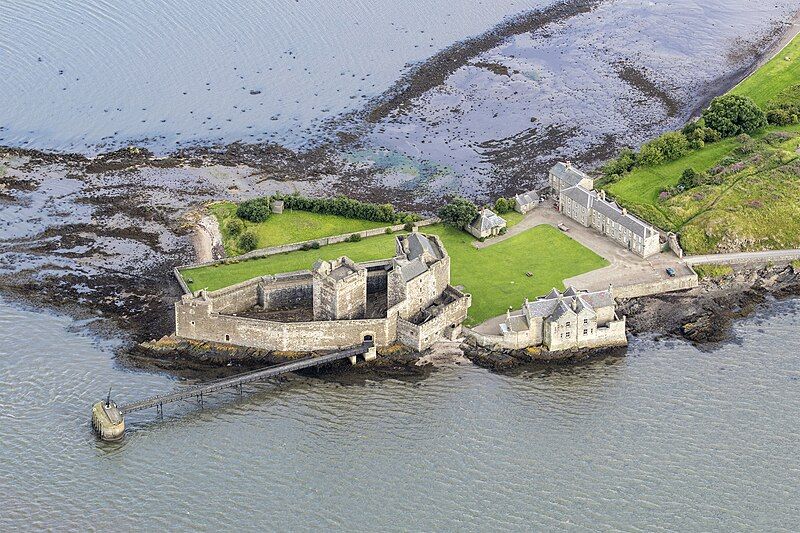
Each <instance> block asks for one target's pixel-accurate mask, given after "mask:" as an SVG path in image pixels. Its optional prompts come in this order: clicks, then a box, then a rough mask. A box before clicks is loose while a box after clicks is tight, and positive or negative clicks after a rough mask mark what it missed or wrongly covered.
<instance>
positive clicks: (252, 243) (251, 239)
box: [239, 231, 258, 252]
mask: <svg viewBox="0 0 800 533" xmlns="http://www.w3.org/2000/svg"><path fill="white" fill-rule="evenodd" d="M256 248H258V237H256V235H255V233H253V232H252V231H246V232H244V233H242V236H241V237H239V249H240V250H242V251H244V252H252V251H253V250H255V249H256Z"/></svg>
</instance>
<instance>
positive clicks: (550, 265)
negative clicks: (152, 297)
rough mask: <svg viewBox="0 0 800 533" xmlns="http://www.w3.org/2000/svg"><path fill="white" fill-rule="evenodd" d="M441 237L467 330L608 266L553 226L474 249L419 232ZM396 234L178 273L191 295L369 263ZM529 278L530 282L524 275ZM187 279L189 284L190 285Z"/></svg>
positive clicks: (437, 229) (458, 235)
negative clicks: (345, 263)
mask: <svg viewBox="0 0 800 533" xmlns="http://www.w3.org/2000/svg"><path fill="white" fill-rule="evenodd" d="M422 231H423V232H425V233H434V234H436V235H438V236H439V237H441V239H442V242H443V243H444V246H445V248H446V249H447V251H448V253H449V254H450V257H451V283H452V284H453V285H463V286H464V288H465V290H466V291H467V292H469V293H471V294H472V308H471V309H470V316H469V319H468V320H467V324H468V325H474V324H478V323H480V322H483V321H484V320H486V319H488V318H491V317H493V316H496V315H499V314H502V313H503V312H505V310H506V309H507V308H508V307H509V306H512V307H514V308H519V306H520V305H521V304H522V302H523V300H524V299H525V298H526V297H527V298H529V299H533V298H535V297H537V296H541V295H543V294H545V293H547V292H548V291H549V290H550V289H552V288H553V287H557V288H559V289H563V288H564V287H563V284H562V281H563V280H564V279H565V278H569V277H572V276H577V275H578V274H582V273H584V272H588V271H590V270H594V269H597V268H601V267H603V266H606V265H607V264H608V262H607V261H606V260H605V259H603V258H602V257H600V256H598V255H597V254H595V253H594V252H592V251H591V250H589V249H588V248H585V247H584V246H582V245H581V244H579V243H578V242H576V241H574V240H573V239H571V238H570V237H568V236H566V235H565V234H564V233H562V232H561V231H559V230H557V229H555V228H553V227H551V226H537V227H535V228H532V229H530V230H528V231H525V232H523V233H521V234H519V235H516V236H514V237H512V238H510V239H507V240H505V241H502V242H498V243H497V244H494V245H492V246H489V247H487V248H483V249H481V250H478V249H476V248H474V247H473V246H472V243H473V241H474V239H473V238H472V236H471V235H469V234H467V233H465V232H463V231H459V230H456V229H454V228H451V227H449V226H445V225H442V224H437V225H434V226H428V227H426V228H422ZM394 237H395V235H379V236H376V237H370V238H368V239H364V240H362V241H360V242H357V243H340V244H334V245H330V246H323V247H322V248H320V249H319V250H308V251H297V252H289V253H285V254H280V255H275V256H270V257H265V258H261V259H251V260H249V261H241V262H238V263H231V264H225V265H216V266H209V267H200V268H193V269H187V270H184V271H183V272H182V274H183V276H184V278H185V279H187V283H188V284H189V287H190V288H191V289H192V290H199V289H203V288H206V289H208V290H215V289H219V288H222V287H227V286H229V285H233V284H235V283H239V282H241V281H245V280H247V279H251V278H254V277H257V276H263V275H266V274H276V273H279V272H289V271H293V270H304V269H309V268H310V267H311V265H312V264H313V263H314V261H316V260H317V259H334V258H336V257H339V256H342V255H347V256H348V257H350V258H351V259H353V260H354V261H369V260H374V259H382V258H388V257H392V256H393V255H394ZM526 272H531V273H533V276H532V277H528V276H526V275H525V273H526ZM190 279H191V282H189V280H190Z"/></svg>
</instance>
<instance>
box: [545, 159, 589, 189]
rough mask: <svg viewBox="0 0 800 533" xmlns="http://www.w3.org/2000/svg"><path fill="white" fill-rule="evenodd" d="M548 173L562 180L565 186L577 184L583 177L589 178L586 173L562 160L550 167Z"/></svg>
mask: <svg viewBox="0 0 800 533" xmlns="http://www.w3.org/2000/svg"><path fill="white" fill-rule="evenodd" d="M550 173H551V174H553V175H554V176H555V177H557V178H558V179H560V180H561V181H563V182H564V183H565V184H566V186H567V187H570V186H573V185H577V184H578V183H580V181H581V180H583V179H591V178H590V177H589V176H588V175H587V174H586V173H584V172H581V171H580V170H578V169H577V168H575V167H573V166H572V165H570V164H569V163H564V162H559V163H556V164H555V165H554V166H553V168H551V169H550Z"/></svg>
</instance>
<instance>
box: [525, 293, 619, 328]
mask: <svg viewBox="0 0 800 533" xmlns="http://www.w3.org/2000/svg"><path fill="white" fill-rule="evenodd" d="M573 303H574V304H575V309H574V310H573V309H572V305H573ZM613 305H614V297H613V296H612V295H611V293H610V292H609V291H597V292H579V291H577V290H576V289H575V288H574V287H569V288H568V289H567V290H566V291H564V294H561V293H560V292H558V291H557V290H556V289H553V290H552V291H550V292H549V293H548V294H547V296H543V297H541V298H539V299H538V300H535V301H533V302H528V303H526V304H525V309H526V310H527V314H528V315H530V316H531V317H541V318H544V319H546V318H549V319H550V320H558V319H559V318H561V317H562V316H564V315H565V314H567V313H579V312H581V311H583V310H587V311H591V312H592V313H594V312H595V309H596V308H599V307H609V306H613Z"/></svg>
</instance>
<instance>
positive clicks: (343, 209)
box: [274, 194, 421, 224]
mask: <svg viewBox="0 0 800 533" xmlns="http://www.w3.org/2000/svg"><path fill="white" fill-rule="evenodd" d="M274 199H276V200H283V206H284V208H286V209H294V210H297V211H309V212H312V213H321V214H326V215H339V216H343V217H347V218H358V219H361V220H371V221H373V222H386V223H389V224H404V223H408V222H416V221H418V220H420V219H421V217H420V216H419V215H417V214H414V213H406V212H404V211H395V209H394V206H393V205H392V204H373V203H368V202H360V201H358V200H353V199H352V198H347V197H345V196H336V197H334V198H309V197H306V196H301V195H299V194H288V195H281V194H279V195H275V196H274Z"/></svg>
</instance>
